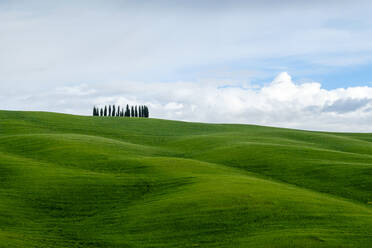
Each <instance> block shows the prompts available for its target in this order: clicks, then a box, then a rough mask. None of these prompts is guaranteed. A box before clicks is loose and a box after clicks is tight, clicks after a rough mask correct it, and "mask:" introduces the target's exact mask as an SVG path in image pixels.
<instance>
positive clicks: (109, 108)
mask: <svg viewBox="0 0 372 248" xmlns="http://www.w3.org/2000/svg"><path fill="white" fill-rule="evenodd" d="M108 116H111V105H109V107H108Z"/></svg>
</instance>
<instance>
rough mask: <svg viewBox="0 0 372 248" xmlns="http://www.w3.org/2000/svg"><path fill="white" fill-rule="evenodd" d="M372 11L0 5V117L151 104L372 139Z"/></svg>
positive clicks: (257, 4)
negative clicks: (367, 134) (370, 134)
mask: <svg viewBox="0 0 372 248" xmlns="http://www.w3.org/2000/svg"><path fill="white" fill-rule="evenodd" d="M371 7H372V3H370V2H369V1H361V0H360V1H353V2H351V1H331V0H328V1H317V0H315V1H290V0H285V1H274V0H264V1H209V0H208V1H165V0H163V1H112V0H108V1H95V0H92V1H61V2H58V3H57V2H55V1H1V0H0V75H1V76H0V108H1V109H19V110H46V111H56V112H66V113H73V114H90V107H91V106H92V105H103V104H125V103H127V102H128V103H132V104H144V103H146V104H148V105H149V106H150V107H151V109H152V113H153V116H154V117H158V118H169V119H179V120H188V121H206V122H239V123H254V124H263V125H274V126H285V127H295V128H304V129H317V130H318V129H320V130H340V131H372V129H371V128H370V127H369V123H371V121H372V115H371V113H372V111H370V109H372V106H370V104H371V103H370V101H369V99H370V98H372V96H369V92H370V91H369V90H370V87H372V85H371V82H372V70H371V69H372V68H371V67H372V43H371V42H370V41H371V40H372V28H371V27H372V17H371V15H370V13H369V12H370V10H371V9H372V8H371ZM278 82H279V83H278ZM309 85H312V87H310V86H309ZM139 86H140V87H139ZM318 86H319V87H318ZM305 90H306V92H304V91H305ZM143 91H146V93H145V94H144V93H143ZM129 92H130V93H129ZM182 92H183V93H182ZM273 92H275V94H272V93H273ZM288 92H292V93H293V94H292V95H291V94H287V93H288ZM298 95H302V96H303V99H307V100H306V101H305V100H303V99H298V98H297V96H298ZM284 96H285V97H284ZM190 99H192V100H190ZM252 99H254V101H258V102H260V104H261V105H260V107H257V104H256V102H252V101H253V100H252ZM352 101H355V104H353V103H352ZM221 102H222V103H223V105H220V103H221ZM341 103H342V104H341ZM345 103H347V104H349V103H350V104H351V106H358V107H357V108H355V111H351V112H350V111H346V112H343V111H339V110H340V106H341V107H342V106H346V105H347V104H345ZM319 104H320V105H319ZM333 104H337V108H336V107H335V106H333ZM205 106H207V107H205ZM298 106H301V107H298ZM332 106H333V107H332ZM330 109H331V110H332V109H337V111H336V112H332V111H329V110H330ZM348 109H349V108H348ZM310 110H312V111H313V112H311V111H310ZM280 111H286V113H285V114H279V115H278V114H276V113H279V112H280ZM196 112H197V113H198V114H196ZM226 113H229V114H226ZM252 116H253V117H252ZM284 117H286V118H284ZM300 117H301V118H300ZM309 120H312V121H311V122H309ZM339 123H341V124H339Z"/></svg>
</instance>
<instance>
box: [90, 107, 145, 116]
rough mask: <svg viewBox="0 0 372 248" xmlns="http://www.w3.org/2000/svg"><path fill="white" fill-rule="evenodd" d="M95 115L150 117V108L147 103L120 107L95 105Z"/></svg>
mask: <svg viewBox="0 0 372 248" xmlns="http://www.w3.org/2000/svg"><path fill="white" fill-rule="evenodd" d="M93 116H118V117H144V118H149V108H148V107H147V106H146V105H140V106H137V105H136V106H129V105H128V104H127V106H126V108H125V109H124V108H120V106H115V105H112V106H111V105H108V107H107V106H105V107H104V108H98V107H96V106H94V107H93Z"/></svg>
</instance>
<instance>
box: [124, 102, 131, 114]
mask: <svg viewBox="0 0 372 248" xmlns="http://www.w3.org/2000/svg"><path fill="white" fill-rule="evenodd" d="M124 116H125V117H130V110H129V105H128V104H127V107H126V108H125V114H124Z"/></svg>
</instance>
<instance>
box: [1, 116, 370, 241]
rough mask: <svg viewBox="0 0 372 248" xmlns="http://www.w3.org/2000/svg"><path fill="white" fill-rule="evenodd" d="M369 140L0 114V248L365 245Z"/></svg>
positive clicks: (140, 121) (273, 130)
mask: <svg viewBox="0 0 372 248" xmlns="http://www.w3.org/2000/svg"><path fill="white" fill-rule="evenodd" d="M371 176H372V135H371V134H337V133H320V132H306V131H297V130H288V129H278V128H268V127H259V126H248V125H210V124H199V123H184V122H175V121H164V120H155V119H125V118H124V119H123V118H94V117H80V116H71V115H61V114H53V113H38V112H9V111H0V247H371V246H372V235H371V233H372V207H371V205H368V204H367V203H368V201H372V177H371Z"/></svg>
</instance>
